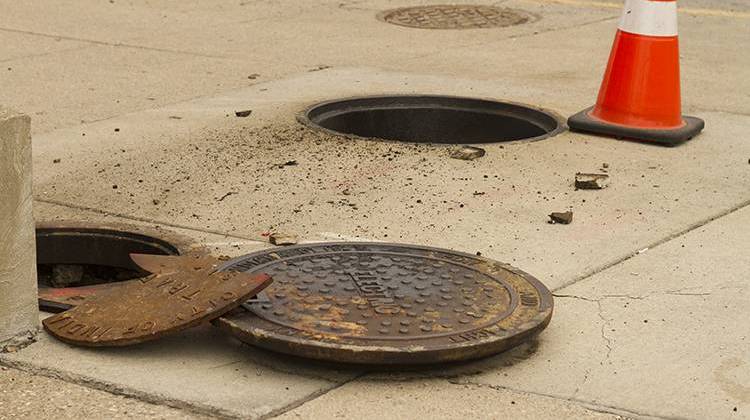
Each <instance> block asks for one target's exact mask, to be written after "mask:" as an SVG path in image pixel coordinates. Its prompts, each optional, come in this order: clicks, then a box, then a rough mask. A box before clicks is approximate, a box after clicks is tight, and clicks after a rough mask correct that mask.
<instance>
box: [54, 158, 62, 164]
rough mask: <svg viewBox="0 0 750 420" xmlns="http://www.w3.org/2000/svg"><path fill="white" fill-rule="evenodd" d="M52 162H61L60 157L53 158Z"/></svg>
mask: <svg viewBox="0 0 750 420" xmlns="http://www.w3.org/2000/svg"><path fill="white" fill-rule="evenodd" d="M52 163H60V158H57V159H52Z"/></svg>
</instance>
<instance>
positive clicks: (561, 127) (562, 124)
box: [296, 93, 568, 147]
mask: <svg viewBox="0 0 750 420" xmlns="http://www.w3.org/2000/svg"><path fill="white" fill-rule="evenodd" d="M387 98H437V99H449V100H450V99H454V100H455V99H458V100H462V99H463V100H466V99H468V100H472V101H479V102H494V103H500V104H503V105H511V106H517V107H522V108H527V109H530V110H532V111H537V112H541V113H543V114H546V115H548V116H549V117H550V118H552V119H554V120H555V121H556V122H557V127H556V128H555V129H554V130H552V131H550V132H549V133H545V134H542V135H540V136H536V137H529V138H527V139H519V140H506V141H493V142H484V143H430V142H414V141H405V140H390V139H384V138H380V137H364V136H359V135H356V134H347V133H341V132H338V131H335V130H331V129H329V128H325V127H323V126H321V125H319V124H316V123H315V122H314V121H312V120H311V119H310V117H309V116H308V114H309V113H310V111H312V110H314V109H315V108H318V107H320V106H326V105H331V104H335V103H337V102H347V101H354V100H362V99H387ZM296 119H297V122H298V123H300V124H302V125H303V126H304V127H307V128H308V129H310V130H313V131H318V132H322V133H326V134H329V135H332V136H336V137H341V138H346V139H350V140H360V141H374V142H380V143H394V144H410V145H427V146H434V147H456V146H479V147H482V145H485V146H489V145H496V144H502V145H506V144H508V145H512V144H519V143H530V142H536V141H540V140H546V139H548V138H551V137H555V136H558V135H560V134H562V133H564V132H566V131H568V125H567V119H566V118H564V117H563V116H562V115H561V114H559V113H558V112H557V111H553V110H551V109H548V108H544V107H540V106H536V105H529V104H525V103H523V102H516V101H505V100H498V99H493V98H489V97H473V96H457V95H442V94H430V93H424V94H404V93H394V94H378V95H364V96H346V97H343V98H336V99H327V100H323V101H318V102H314V103H310V102H308V104H307V105H305V106H304V107H303V109H302V110H301V111H298V112H297V113H296Z"/></svg>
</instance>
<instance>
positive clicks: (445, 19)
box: [378, 4, 537, 29]
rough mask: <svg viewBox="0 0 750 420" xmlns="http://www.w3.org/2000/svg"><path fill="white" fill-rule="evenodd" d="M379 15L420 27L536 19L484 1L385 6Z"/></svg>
mask: <svg viewBox="0 0 750 420" xmlns="http://www.w3.org/2000/svg"><path fill="white" fill-rule="evenodd" d="M378 19H380V20H382V21H384V22H387V23H391V24H394V25H400V26H407V27H410V28H420V29H478V28H501V27H505V26H512V25H520V24H522V23H527V22H531V21H534V20H537V18H536V16H534V15H532V14H531V13H528V12H525V11H522V10H517V9H507V8H502V7H494V6H483V5H468V4H465V5H432V6H416V7H404V8H400V9H392V10H386V11H384V12H381V13H380V14H378Z"/></svg>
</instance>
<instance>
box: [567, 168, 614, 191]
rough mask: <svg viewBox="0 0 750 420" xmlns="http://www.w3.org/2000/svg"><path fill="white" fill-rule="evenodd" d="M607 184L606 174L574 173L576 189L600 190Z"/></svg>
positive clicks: (607, 176)
mask: <svg viewBox="0 0 750 420" xmlns="http://www.w3.org/2000/svg"><path fill="white" fill-rule="evenodd" d="M607 185H609V175H607V174H584V173H581V172H578V173H576V182H575V186H576V189H577V190H601V189H602V188H606V187H607Z"/></svg>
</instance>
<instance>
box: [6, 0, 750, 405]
mask: <svg viewBox="0 0 750 420" xmlns="http://www.w3.org/2000/svg"><path fill="white" fill-rule="evenodd" d="M415 3H417V4H418V3H424V4H427V2H424V1H418V2H411V3H406V2H402V1H388V0H362V1H343V2H342V1H336V2H334V1H318V2H293V1H286V0H283V1H277V2H258V1H245V2H233V3H231V4H229V3H222V4H216V2H211V1H208V0H192V1H179V2H178V1H170V0H160V1H141V0H132V1H120V0H115V1H114V2H99V1H93V0H91V1H88V0H87V1H72V0H71V1H62V2H54V3H50V2H47V1H42V0H32V1H27V2H22V3H18V2H10V1H0V7H2V9H3V11H4V13H3V14H2V15H0V42H1V43H2V45H3V47H2V48H0V61H1V62H2V63H1V64H2V65H1V66H0V74H2V77H0V81H1V82H0V83H2V85H1V86H0V103H3V104H4V105H8V106H11V107H14V108H16V109H19V110H23V111H25V112H28V113H29V114H30V115H31V116H32V122H33V132H34V137H33V144H34V169H35V198H36V202H35V205H36V209H35V211H36V217H37V220H55V219H58V220H71V219H72V220H83V221H92V222H122V223H129V224H143V225H148V226H157V225H158V226H162V227H166V228H169V229H172V230H175V231H178V232H179V233H181V234H184V235H187V236H189V237H192V238H194V239H195V240H196V241H199V242H202V243H207V244H209V247H210V248H211V249H212V251H213V252H214V253H216V254H217V255H229V256H237V255H242V254H245V253H247V252H251V251H253V250H257V249H260V248H264V247H267V246H269V245H268V244H267V243H266V242H265V240H264V238H263V237H262V236H261V234H262V233H263V232H266V231H269V230H280V231H285V232H290V233H295V234H297V235H299V236H300V237H301V238H302V239H303V240H305V241H321V240H338V239H366V240H386V241H396V242H407V243H416V244H423V245H429V246H439V247H446V248H451V249H456V250H461V251H466V252H476V251H481V252H482V254H483V255H485V256H488V257H490V258H495V259H498V260H500V261H504V262H508V263H511V264H513V265H515V266H517V267H519V268H521V269H523V270H524V271H527V272H529V273H531V274H533V275H534V276H536V277H537V278H539V279H541V280H542V281H543V282H544V283H545V284H547V285H548V286H549V287H550V289H553V290H554V293H555V295H556V296H557V297H556V299H555V306H556V307H555V314H554V316H553V319H552V323H551V324H550V326H549V327H548V329H547V330H545V331H544V332H543V333H542V334H541V335H540V336H539V338H538V339H537V340H535V341H533V342H531V343H528V344H525V345H522V346H521V347H519V348H517V349H514V350H512V351H510V352H508V353H506V354H503V355H499V356H495V357H491V358H488V359H484V360H480V361H476V362H473V363H467V364H461V365H458V366H440V367H432V368H426V369H419V370H414V371H407V372H398V373H396V372H372V371H362V370H360V369H358V368H356V367H347V366H339V365H330V364H323V363H317V362H311V361H308V360H302V359H297V358H292V357H287V356H282V355H278V354H273V353H270V352H267V351H263V350H260V349H257V348H252V347H249V346H247V345H243V344H241V343H239V342H237V341H236V340H234V339H232V338H230V337H226V336H224V335H222V334H221V333H220V332H218V331H216V330H215V329H214V328H212V327H210V326H205V327H201V328H197V329H195V330H191V331H187V332H185V333H182V334H177V335H175V336H171V337H169V338H166V339H163V340H160V341H158V342H154V343H148V344H143V345H138V346H135V347H132V348H123V349H101V350H88V349H80V348H75V347H70V346H67V345H64V344H62V343H60V342H57V341H56V340H54V339H53V338H51V337H49V336H47V335H45V334H44V333H42V334H41V335H40V337H39V341H38V342H37V343H35V344H33V345H31V346H29V347H26V348H24V349H22V350H20V351H17V352H15V353H8V354H3V355H0V364H2V365H3V366H6V367H7V370H3V371H0V383H3V384H11V382H12V388H11V389H12V391H10V392H3V393H0V418H6V417H7V418H12V417H14V416H19V417H23V416H25V417H27V418H41V417H51V416H52V413H56V414H60V415H62V416H63V417H65V416H68V417H76V416H88V417H94V418H111V417H113V416H114V415H115V414H116V415H118V416H120V417H133V418H149V417H151V418H171V417H172V416H177V417H189V416H198V417H200V416H209V417H227V418H270V417H275V416H282V417H283V418H327V417H333V416H337V417H345V418H355V417H363V418H375V417H378V418H383V417H385V418H413V417H417V416H429V417H430V418H433V417H434V418H461V417H471V418H499V417H506V416H508V417H510V416H515V417H520V418H550V419H552V418H617V417H629V418H695V419H697V418H732V419H733V418H737V419H739V418H750V364H748V363H747V360H748V358H749V357H750V351H749V350H748V348H749V347H748V335H750V321H748V319H750V311H749V310H748V307H747V305H746V304H745V303H746V302H747V301H748V299H750V290H748V288H747V285H746V282H747V278H748V275H749V274H750V244H749V243H748V241H749V240H748V238H749V237H750V209H749V208H748V204H750V164H749V163H750V162H749V161H748V159H750V142H749V141H748V139H747V132H748V129H750V78H748V77H747V75H748V71H747V69H748V68H750V56H749V55H748V54H746V53H745V52H744V49H745V46H746V45H750V32H748V30H747V27H748V24H750V6H749V5H748V4H747V3H746V2H739V1H733V0H683V1H680V7H681V9H682V12H681V13H680V25H681V26H680V41H681V54H682V73H683V77H682V81H683V104H684V108H685V112H686V113H687V114H690V115H696V116H700V117H701V118H704V119H705V120H706V126H707V127H706V130H705V132H704V133H703V134H701V135H700V136H699V137H697V138H696V139H694V140H692V141H690V142H688V143H686V144H685V145H682V146H680V147H676V148H662V147H655V146H651V145H648V144H642V143H635V142H623V141H616V140H609V139H602V138H597V137H592V136H586V135H581V134H576V133H571V132H564V133H562V134H560V135H558V136H555V137H553V138H550V139H546V140H543V141H539V142H533V143H528V142H526V143H525V142H514V143H506V144H491V145H486V147H485V149H486V150H487V155H486V156H485V157H483V158H481V159H478V160H475V161H471V162H466V161H458V160H455V159H449V158H448V157H447V149H446V148H444V147H436V146H435V147H433V146H425V145H407V144H394V143H379V142H369V141H367V142H366V141H362V142H357V141H352V140H347V139H341V138H337V137H332V136H329V135H325V134H321V133H317V132H314V131H311V130H308V129H305V128H302V127H301V126H300V125H299V124H298V123H297V122H296V121H295V116H296V115H297V113H298V112H300V111H301V110H302V109H304V108H305V107H306V106H308V105H310V104H312V103H315V102H317V101H322V100H326V99H332V98H338V97H347V96H353V95H370V94H382V93H436V94H451V95H461V96H472V97H484V98H494V99H500V100H508V101H516V102H522V103H528V104H533V105H537V106H541V107H544V108H547V109H551V110H553V111H555V112H557V113H559V114H560V115H564V116H567V115H570V114H572V113H574V112H577V111H579V110H580V109H582V108H584V107H586V106H590V105H591V104H592V103H593V101H594V99H595V96H596V91H597V88H598V85H599V82H600V79H601V75H602V72H603V70H604V66H605V64H606V58H607V55H608V53H609V49H610V46H611V40H612V37H613V34H614V30H615V27H616V22H617V18H618V17H619V14H620V7H621V4H619V3H607V2H593V1H589V0H507V1H501V2H496V4H499V5H502V6H504V7H512V8H518V9H523V10H526V11H528V12H530V13H534V14H536V15H538V16H539V17H540V19H538V20H537V21H535V22H533V23H527V24H522V25H518V26H512V27H508V28H500V29H479V30H462V31H451V30H417V29H409V28H404V27H398V26H393V25H388V24H386V23H383V22H381V21H379V20H377V19H376V18H375V15H376V14H377V13H378V12H380V11H382V10H385V9H388V8H392V7H401V6H406V5H413V4H415ZM461 3H464V2H461ZM465 3H478V2H465ZM479 3H484V2H479ZM245 109H252V110H253V113H252V115H251V116H250V117H248V118H237V117H235V116H234V112H235V111H237V110H245ZM288 160H296V161H297V163H298V164H297V165H296V166H292V167H285V168H283V169H279V168H278V167H274V165H275V164H278V163H280V162H285V161H288ZM55 162H57V163H55ZM604 163H607V166H608V171H609V174H610V176H611V178H612V183H611V186H610V187H609V188H607V189H604V190H600V191H575V190H574V188H573V186H572V182H573V175H574V174H575V172H578V171H582V172H590V171H595V170H598V169H601V168H602V166H603V164H604ZM344 191H346V194H345V193H344ZM228 192H232V194H231V195H229V196H225V194H227V193H228ZM475 192H480V193H483V194H475ZM222 197H225V198H226V199H221V200H220V198H222ZM344 201H345V202H344ZM342 203H343V204H342ZM352 203H353V204H354V206H350V205H348V204H352ZM565 209H572V210H573V211H574V212H575V218H574V222H573V223H572V224H570V225H550V224H547V223H546V218H547V214H549V213H550V212H552V211H563V210H565ZM24 372H25V373H24ZM29 375H31V376H29ZM12 378H21V379H14V380H12ZM19 382H20V384H19ZM6 386H8V385H2V387H3V388H4V387H6ZM48 389H59V394H55V395H59V396H58V397H53V398H36V397H34V395H39V394H45V393H47V392H48V391H45V390H48ZM122 396H126V397H130V398H127V399H124V398H122ZM61 400H64V401H66V404H70V405H69V406H67V408H66V409H65V410H64V411H60V412H58V411H56V410H55V408H56V407H58V406H60V405H61V404H62V403H61ZM29 401H32V404H33V406H32V407H27V406H26V404H27V403H28V402H29Z"/></svg>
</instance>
